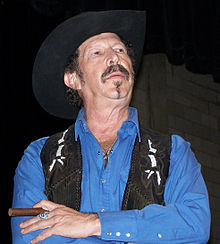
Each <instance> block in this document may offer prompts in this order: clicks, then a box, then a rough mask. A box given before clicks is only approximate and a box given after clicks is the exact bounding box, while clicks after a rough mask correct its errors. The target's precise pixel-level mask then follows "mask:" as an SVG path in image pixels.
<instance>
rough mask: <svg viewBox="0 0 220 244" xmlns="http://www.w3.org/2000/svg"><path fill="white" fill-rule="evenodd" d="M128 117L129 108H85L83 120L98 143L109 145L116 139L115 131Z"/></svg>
mask: <svg viewBox="0 0 220 244" xmlns="http://www.w3.org/2000/svg"><path fill="white" fill-rule="evenodd" d="M128 117H129V107H128V106H124V107H114V108H106V107H105V108H103V109H100V108H99V109H98V108H93V109H89V108H85V120H86V122H87V124H88V127H89V129H90V131H91V132H92V134H93V135H94V136H95V137H96V139H97V140H98V142H99V143H110V142H111V141H112V140H115V138H116V137H117V131H118V130H119V129H120V127H121V125H122V123H123V122H124V121H125V120H127V119H128Z"/></svg>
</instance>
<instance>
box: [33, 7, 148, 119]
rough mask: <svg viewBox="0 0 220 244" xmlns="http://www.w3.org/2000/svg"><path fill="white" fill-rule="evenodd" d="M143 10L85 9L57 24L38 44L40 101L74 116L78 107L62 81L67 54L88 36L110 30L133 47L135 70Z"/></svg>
mask: <svg viewBox="0 0 220 244" xmlns="http://www.w3.org/2000/svg"><path fill="white" fill-rule="evenodd" d="M145 20H146V17H145V12H144V11H134V10H112V11H103V12H85V13H82V14H79V15H77V16H74V17H72V18H70V19H68V20H66V21H64V22H63V23H61V24H60V25H59V26H57V27H56V28H55V29H54V30H53V31H52V32H51V33H50V35H49V36H48V37H47V38H46V40H45V41H44V42H43V44H42V45H41V47H40V49H39V51H38V53H37V56H36V59H35V63H34V67H33V76H32V81H33V91H34V95H35V97H36V99H37V101H38V102H39V104H40V105H41V106H42V107H43V108H44V109H45V110H46V111H47V112H48V113H49V114H52V115H54V116H57V117H60V118H65V119H73V118H76V115H77V113H78V111H76V110H74V107H73V105H70V104H69V103H68V100H67V99H66V97H65V85H64V82H63V77H64V68H65V65H66V63H67V59H68V57H69V56H70V55H71V54H73V53H74V51H76V49H77V48H78V47H79V46H80V45H81V44H82V43H83V42H84V41H85V40H87V39H88V38H90V37H92V36H94V35H97V34H100V33H103V32H112V33H116V34H118V35H119V36H120V37H122V38H123V39H125V40H127V41H129V42H130V43H131V44H132V45H133V48H134V50H135V54H136V64H135V67H134V69H135V70H136V71H137V69H138V66H139V64H140V60H141V56H142V49H143V45H144V37H145Z"/></svg>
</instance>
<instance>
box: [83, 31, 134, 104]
mask: <svg viewBox="0 0 220 244" xmlns="http://www.w3.org/2000/svg"><path fill="white" fill-rule="evenodd" d="M79 52H80V56H79V68H80V70H81V71H82V73H83V80H84V81H83V85H82V88H81V94H82V96H83V99H84V103H86V102H89V103H91V102H92V100H94V99H95V100H98V101H99V102H103V101H107V100H108V101H112V100H118V101H124V102H126V103H128V104H129V102H130V99H131V94H132V88H133V83H134V78H133V76H134V75H133V68H132V62H131V59H130V58H129V56H128V54H127V50H126V47H125V45H124V44H123V43H122V41H121V40H120V38H119V37H118V36H117V35H116V34H114V33H102V34H99V35H96V36H93V37H91V38H89V39H88V40H86V41H85V42H84V43H83V44H82V45H81V46H80V47H79Z"/></svg>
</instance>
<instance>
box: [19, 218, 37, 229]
mask: <svg viewBox="0 0 220 244" xmlns="http://www.w3.org/2000/svg"><path fill="white" fill-rule="evenodd" d="M37 221H39V218H38V216H36V217H33V218H31V219H28V220H25V221H24V222H21V223H20V225H19V226H20V228H26V227H27V226H29V225H32V224H34V223H36V222H37Z"/></svg>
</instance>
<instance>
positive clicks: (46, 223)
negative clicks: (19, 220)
mask: <svg viewBox="0 0 220 244" xmlns="http://www.w3.org/2000/svg"><path fill="white" fill-rule="evenodd" d="M54 223H56V221H55V219H54V217H52V218H50V219H47V220H39V221H37V222H35V223H33V224H30V225H28V226H26V227H25V228H23V229H22V230H21V233H22V234H27V233H29V232H32V231H36V230H42V229H46V228H50V227H51V226H53V225H54Z"/></svg>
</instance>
